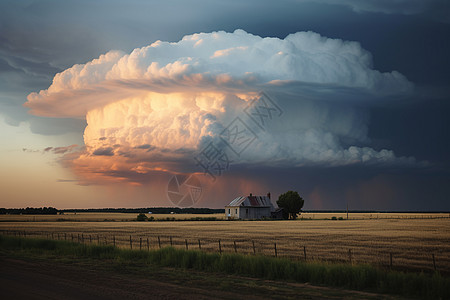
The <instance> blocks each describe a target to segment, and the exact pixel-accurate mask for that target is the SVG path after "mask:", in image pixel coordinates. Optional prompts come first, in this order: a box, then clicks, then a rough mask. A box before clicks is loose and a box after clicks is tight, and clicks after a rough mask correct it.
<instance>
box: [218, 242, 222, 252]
mask: <svg viewBox="0 0 450 300" xmlns="http://www.w3.org/2000/svg"><path fill="white" fill-rule="evenodd" d="M219 253H220V254H222V245H220V240H219Z"/></svg>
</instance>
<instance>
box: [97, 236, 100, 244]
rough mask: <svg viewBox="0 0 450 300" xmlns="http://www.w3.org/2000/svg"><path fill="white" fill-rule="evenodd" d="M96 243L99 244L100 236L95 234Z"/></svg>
mask: <svg viewBox="0 0 450 300" xmlns="http://www.w3.org/2000/svg"><path fill="white" fill-rule="evenodd" d="M97 244H99V245H100V236H99V235H98V234H97Z"/></svg>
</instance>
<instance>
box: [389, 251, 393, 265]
mask: <svg viewBox="0 0 450 300" xmlns="http://www.w3.org/2000/svg"><path fill="white" fill-rule="evenodd" d="M389 267H390V268H391V269H392V252H391V253H389Z"/></svg>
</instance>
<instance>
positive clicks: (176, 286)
mask: <svg viewBox="0 0 450 300" xmlns="http://www.w3.org/2000/svg"><path fill="white" fill-rule="evenodd" d="M170 272H184V271H177V270H171V271H170ZM155 274H157V273H155ZM202 276H204V277H203V278H206V277H213V278H214V277H215V278H214V280H213V282H216V283H219V284H217V285H216V286H214V285H212V284H211V282H209V283H208V282H207V280H205V281H204V284H202V279H201V278H202ZM205 276H206V277H205ZM151 277H152V278H147V277H143V276H138V275H136V274H129V273H127V272H125V273H122V272H121V271H120V270H116V271H111V270H109V271H105V270H96V268H95V266H87V265H79V264H77V263H70V262H64V263H61V262H52V261H51V260H39V261H32V260H30V259H29V258H26V259H21V258H19V259H18V258H11V257H8V256H4V255H0V296H1V297H0V298H1V299H27V300H35V299H58V300H59V299H68V300H75V299H84V300H90V299H96V300H98V299H100V300H101V299H193V298H195V299H242V298H245V299H269V298H270V299H287V298H291V299H294V298H295V299H343V298H345V299H389V298H391V297H388V296H380V295H376V294H370V293H363V292H355V291H348V290H342V289H332V288H326V287H315V286H310V285H307V284H294V283H283V282H273V281H265V280H257V279H251V278H242V277H236V276H228V275H220V274H199V276H197V277H200V279H198V278H197V279H195V278H184V276H183V275H182V274H181V275H180V276H179V275H176V276H172V277H171V276H169V277H166V276H164V275H163V276H159V277H156V278H154V276H151ZM188 277H189V276H188ZM174 278H175V279H174ZM177 278H180V279H177ZM240 282H241V283H242V284H240ZM228 287H229V288H228Z"/></svg>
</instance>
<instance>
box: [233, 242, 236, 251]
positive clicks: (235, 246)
mask: <svg viewBox="0 0 450 300" xmlns="http://www.w3.org/2000/svg"><path fill="white" fill-rule="evenodd" d="M233 243H234V253H237V248H236V241H233Z"/></svg>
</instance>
